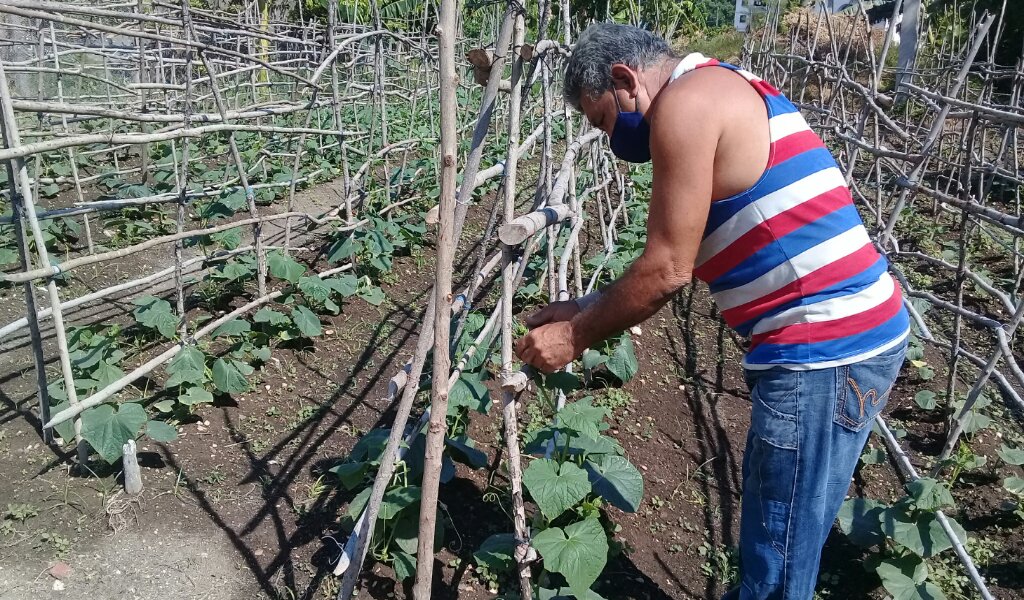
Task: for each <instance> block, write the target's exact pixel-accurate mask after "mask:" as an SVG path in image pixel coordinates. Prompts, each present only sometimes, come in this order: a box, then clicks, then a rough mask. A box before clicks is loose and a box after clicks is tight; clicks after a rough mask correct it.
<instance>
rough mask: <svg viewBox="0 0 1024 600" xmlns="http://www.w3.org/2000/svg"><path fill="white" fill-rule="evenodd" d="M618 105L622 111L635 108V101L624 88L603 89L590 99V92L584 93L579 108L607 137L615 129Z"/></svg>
mask: <svg viewBox="0 0 1024 600" xmlns="http://www.w3.org/2000/svg"><path fill="white" fill-rule="evenodd" d="M616 97H618V103H616V102H615V99H616ZM620 105H621V106H622V110H624V111H630V110H635V106H636V101H635V100H633V99H631V98H630V97H629V94H628V93H627V92H626V91H625V90H608V91H605V92H604V93H603V94H601V95H600V96H598V97H597V99H596V100H592V99H591V98H590V94H584V95H583V97H582V98H580V108H581V109H583V114H584V115H586V117H587V120H588V121H590V124H591V125H593V126H594V127H596V128H597V129H601V130H603V131H604V132H605V133H607V134H608V137H611V135H612V131H613V130H614V129H615V120H616V119H617V118H618V116H619V106H620Z"/></svg>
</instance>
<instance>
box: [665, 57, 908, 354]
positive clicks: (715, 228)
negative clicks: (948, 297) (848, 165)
mask: <svg viewBox="0 0 1024 600" xmlns="http://www.w3.org/2000/svg"><path fill="white" fill-rule="evenodd" d="M709 66H720V67H724V68H727V69H731V70H732V71H735V72H736V73H738V74H739V75H741V76H742V77H743V78H744V79H746V80H747V81H748V82H749V83H750V85H751V86H753V87H754V89H755V90H757V92H758V93H759V94H760V95H761V97H762V98H763V99H764V102H765V105H766V107H767V109H768V118H769V121H768V123H769V131H770V134H771V149H770V153H769V158H768V165H767V167H766V169H765V171H764V173H763V174H762V175H761V178H760V179H759V180H758V181H757V183H755V184H754V185H753V187H751V188H750V189H748V190H747V191H745V192H743V193H741V194H738V195H736V196H733V197H731V198H725V199H723V200H718V201H716V202H712V203H711V210H710V213H709V216H708V223H707V226H706V228H705V230H704V238H703V241H702V242H701V245H700V251H699V253H698V255H697V261H696V264H695V268H694V276H695V277H696V278H698V279H700V280H701V281H704V282H706V283H707V284H708V286H709V287H710V288H711V294H712V296H713V297H714V299H715V303H716V304H717V305H718V309H719V311H720V312H721V314H722V317H723V318H724V320H725V322H726V323H727V324H728V325H729V326H730V327H732V328H733V329H735V330H736V331H737V332H738V333H739V334H740V335H743V336H744V337H747V338H749V340H750V347H749V349H748V351H747V355H746V357H745V358H744V360H743V366H744V367H746V368H748V369H766V368H770V367H773V366H783V367H788V368H793V369H815V368H826V367H834V366H839V365H844V364H850V363H854V362H858V361H860V360H864V359H866V358H870V357H872V356H875V355H877V354H880V353H882V352H884V351H885V350H888V349H889V348H892V347H894V346H896V345H897V344H899V343H900V342H902V341H903V339H904V338H905V337H906V336H907V333H908V331H909V326H910V322H909V317H908V314H907V311H906V309H905V308H904V306H903V296H902V293H901V291H900V288H899V286H898V285H897V284H896V281H895V280H894V278H893V277H892V275H890V274H889V272H888V264H887V262H886V260H885V258H884V257H883V256H882V255H881V254H879V252H878V251H877V250H876V249H875V247H874V245H873V244H872V243H871V240H870V239H869V238H868V233H867V230H866V229H865V228H864V223H863V221H861V218H860V215H859V214H858V213H857V210H856V209H855V208H854V206H853V198H852V197H851V195H850V190H849V188H848V187H847V185H846V180H845V178H844V176H843V173H842V172H841V171H840V170H839V166H838V165H837V164H836V161H835V159H834V158H833V157H832V154H831V153H830V152H829V150H828V149H827V148H826V147H825V145H824V143H822V141H821V139H820V138H819V137H818V135H817V134H815V133H814V132H813V131H812V130H811V128H810V127H809V126H808V125H807V122H806V121H805V120H804V118H803V116H802V115H801V114H800V111H799V110H798V109H797V108H796V106H794V105H793V103H791V102H790V101H789V100H787V99H786V98H785V97H784V96H783V95H782V94H781V93H780V92H779V91H778V90H776V89H775V88H774V87H772V86H771V85H770V84H768V83H767V82H765V81H763V80H761V79H759V78H758V77H755V76H754V75H753V74H751V73H749V72H747V71H744V70H743V69H740V68H738V67H735V66H733V65H728V64H725V63H720V62H718V61H717V60H714V59H709V58H707V57H705V56H702V55H700V54H691V55H689V56H687V57H686V58H684V59H683V60H682V62H680V64H679V66H678V67H676V69H675V71H674V72H673V73H672V78H671V79H670V81H674V80H675V79H676V78H678V77H680V76H681V75H683V74H684V73H687V72H690V71H692V70H694V69H698V68H702V67H709Z"/></svg>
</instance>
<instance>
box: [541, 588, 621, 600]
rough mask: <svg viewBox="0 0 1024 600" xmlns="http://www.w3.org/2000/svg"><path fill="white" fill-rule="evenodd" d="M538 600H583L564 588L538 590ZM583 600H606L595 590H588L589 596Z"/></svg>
mask: <svg viewBox="0 0 1024 600" xmlns="http://www.w3.org/2000/svg"><path fill="white" fill-rule="evenodd" d="M537 600H581V599H580V598H579V597H578V596H576V595H575V594H573V593H572V590H571V589H569V588H567V587H563V588H558V589H557V590H549V589H547V588H537ZM582 600H605V599H604V597H603V596H601V594H598V593H597V592H595V591H594V590H587V595H586V596H584V597H583V598H582Z"/></svg>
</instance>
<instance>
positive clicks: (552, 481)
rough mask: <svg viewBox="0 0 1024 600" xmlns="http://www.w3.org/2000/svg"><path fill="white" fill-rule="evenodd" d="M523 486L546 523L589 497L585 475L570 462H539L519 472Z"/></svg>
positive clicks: (587, 481) (588, 487)
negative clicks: (546, 520)
mask: <svg viewBox="0 0 1024 600" xmlns="http://www.w3.org/2000/svg"><path fill="white" fill-rule="evenodd" d="M523 484H524V485H525V486H526V489H527V490H529V491H530V496H532V497H533V500H534V502H536V503H537V506H539V507H540V511H541V513H543V514H544V516H545V517H547V519H548V520H549V521H550V520H553V519H555V518H557V517H558V516H559V515H561V514H562V513H563V512H565V511H566V510H568V509H570V508H572V507H573V506H575V504H576V503H577V502H579V501H580V500H582V499H584V498H586V496H587V494H589V493H590V481H589V480H588V479H587V473H586V472H585V471H584V470H583V469H581V468H579V467H577V466H576V465H575V464H573V463H571V462H566V463H562V464H559V463H558V462H556V461H553V460H550V459H546V458H542V459H539V460H535V461H533V462H532V463H530V466H529V467H527V468H526V471H524V472H523Z"/></svg>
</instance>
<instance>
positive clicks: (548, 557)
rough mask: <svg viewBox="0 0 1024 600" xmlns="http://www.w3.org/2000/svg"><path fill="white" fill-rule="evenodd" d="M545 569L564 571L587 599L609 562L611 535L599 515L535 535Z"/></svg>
mask: <svg viewBox="0 0 1024 600" xmlns="http://www.w3.org/2000/svg"><path fill="white" fill-rule="evenodd" d="M533 547H534V548H536V549H537V552H539V553H540V555H541V556H542V557H543V558H544V568H546V569H547V570H548V571H551V572H553V573H561V574H562V576H563V577H565V581H566V582H567V583H568V584H569V588H570V589H572V593H573V594H574V595H575V596H576V597H577V598H584V597H586V596H587V592H588V591H589V590H590V586H591V585H593V583H594V582H595V581H597V577H598V575H600V574H601V571H602V570H604V566H605V563H607V562H608V537H607V536H606V535H605V532H604V528H603V527H601V522H600V521H598V520H597V517H588V518H586V519H584V520H582V521H580V522H578V523H573V524H572V525H569V526H568V527H566V528H565V529H564V530H563V529H561V528H558V527H551V528H549V529H545V530H544V531H542V532H540V533H538V534H537V535H535V536H534V537H533Z"/></svg>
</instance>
